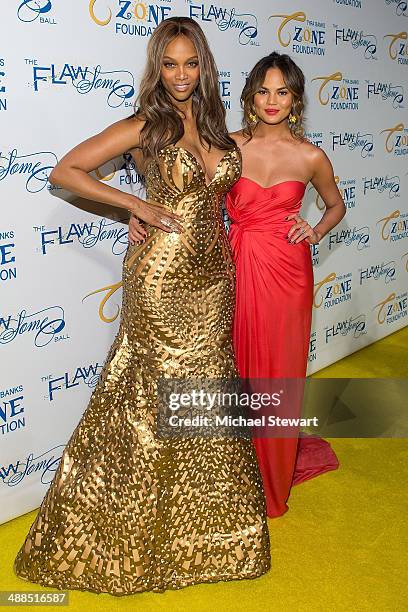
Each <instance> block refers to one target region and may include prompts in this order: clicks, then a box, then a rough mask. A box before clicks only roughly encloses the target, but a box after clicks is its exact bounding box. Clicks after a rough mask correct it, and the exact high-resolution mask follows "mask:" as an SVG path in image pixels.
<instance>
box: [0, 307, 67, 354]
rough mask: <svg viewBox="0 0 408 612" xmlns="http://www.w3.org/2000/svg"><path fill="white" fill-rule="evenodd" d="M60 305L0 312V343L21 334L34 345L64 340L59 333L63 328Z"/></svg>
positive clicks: (41, 345) (7, 341)
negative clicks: (31, 309)
mask: <svg viewBox="0 0 408 612" xmlns="http://www.w3.org/2000/svg"><path fill="white" fill-rule="evenodd" d="M64 317H65V314H64V309H63V308H62V306H48V307H47V308H43V309H42V310H38V311H36V312H32V313H30V312H27V310H25V309H23V310H20V311H18V312H16V313H12V314H9V313H5V314H4V313H0V345H2V344H9V343H10V342H13V341H14V340H16V339H18V338H21V336H29V337H31V338H32V340H33V342H34V346H36V347H43V346H47V344H49V343H50V342H52V341H54V342H58V341H60V340H66V339H67V338H68V336H66V335H65V336H64V335H62V334H61V332H62V330H63V329H64V328H65V318H64Z"/></svg>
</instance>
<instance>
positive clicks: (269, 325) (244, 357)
mask: <svg viewBox="0 0 408 612" xmlns="http://www.w3.org/2000/svg"><path fill="white" fill-rule="evenodd" d="M304 192H305V185H304V183H302V182H300V181H284V182H281V183H278V184H277V185H273V186H271V187H266V188H264V187H261V186H260V185H258V183H256V182H254V181H252V180H251V179H248V178H245V177H241V178H240V179H239V180H238V181H237V182H236V183H235V184H234V186H233V187H232V189H231V190H230V191H229V193H228V195H227V200H226V207H227V212H228V215H229V217H230V220H231V227H230V231H229V238H230V241H231V246H232V250H233V253H234V260H235V265H236V275H237V279H236V310H235V319H234V347H235V353H236V357H237V363H238V369H239V373H240V376H241V377H242V378H303V377H305V376H306V366H307V355H308V349H309V340H310V326H311V318H312V300H313V268H312V260H311V254H310V246H309V244H308V243H307V242H306V241H305V240H303V241H301V242H300V243H298V244H290V243H289V242H288V241H287V233H288V230H289V228H290V227H291V226H292V224H293V223H294V222H293V220H289V221H286V220H285V217H287V216H288V215H289V214H292V213H298V212H299V210H300V207H301V203H302V198H303V196H304ZM253 441H254V445H255V448H256V452H257V456H258V461H259V467H260V471H261V475H262V479H263V484H264V490H265V496H266V504H267V514H268V516H269V517H276V516H280V515H281V514H284V513H285V512H286V511H287V509H288V506H287V504H286V502H287V499H288V497H289V493H290V488H291V486H292V485H293V484H298V483H299V482H303V481H304V480H308V479H310V478H313V477H314V476H317V475H319V474H322V473H324V472H327V471H329V470H334V469H336V468H337V467H338V461H337V457H336V455H335V454H334V452H333V450H332V449H331V447H330V445H329V444H328V443H327V442H326V441H325V440H322V439H321V438H319V437H317V436H306V437H303V436H302V437H300V438H299V440H298V439H297V438H279V439H277V438H269V439H268V438H254V439H253Z"/></svg>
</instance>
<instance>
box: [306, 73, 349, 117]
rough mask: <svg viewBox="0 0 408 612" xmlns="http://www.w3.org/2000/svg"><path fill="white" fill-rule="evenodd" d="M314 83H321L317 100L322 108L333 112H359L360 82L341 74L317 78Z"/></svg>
mask: <svg viewBox="0 0 408 612" xmlns="http://www.w3.org/2000/svg"><path fill="white" fill-rule="evenodd" d="M313 81H320V82H321V83H320V87H319V89H318V92H317V99H318V100H319V102H320V104H321V105H322V106H328V104H329V102H330V106H329V108H330V109H331V110H340V111H341V110H358V101H359V89H360V81H359V80H358V79H348V78H345V77H343V74H342V73H341V72H333V73H332V74H329V75H327V76H317V77H314V78H313V79H312V82H313Z"/></svg>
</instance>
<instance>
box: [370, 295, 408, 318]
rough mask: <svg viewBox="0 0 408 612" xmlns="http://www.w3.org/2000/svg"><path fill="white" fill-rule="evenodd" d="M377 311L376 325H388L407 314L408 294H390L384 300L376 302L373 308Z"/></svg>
mask: <svg viewBox="0 0 408 612" xmlns="http://www.w3.org/2000/svg"><path fill="white" fill-rule="evenodd" d="M373 310H377V323H379V324H380V325H383V324H384V323H386V324H387V325H390V324H391V323H395V322H396V321H399V320H400V319H403V318H404V317H406V316H407V314H408V292H406V291H405V293H401V294H399V295H397V294H396V293H395V292H393V293H390V294H389V295H388V296H387V297H386V298H385V299H384V300H382V301H381V302H378V304H376V305H375V306H374V308H373Z"/></svg>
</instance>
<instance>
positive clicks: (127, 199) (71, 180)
mask: <svg viewBox="0 0 408 612" xmlns="http://www.w3.org/2000/svg"><path fill="white" fill-rule="evenodd" d="M49 182H50V183H51V184H53V185H57V186H58V187H62V188H63V189H67V190H68V191H71V192H72V193H74V194H76V195H78V196H80V197H82V198H86V199H87V200H93V201H94V202H101V203H103V204H110V205H111V206H116V207H117V208H124V209H126V210H128V211H130V212H134V211H135V210H136V206H137V205H138V204H139V203H140V202H141V200H140V198H138V197H136V196H134V195H132V194H129V193H126V192H124V191H121V190H120V189H116V187H111V186H110V185H107V184H106V183H101V182H100V181H98V180H97V179H95V178H93V177H92V176H90V175H89V174H88V173H87V172H85V171H84V170H80V169H79V168H58V166H56V168H55V169H54V170H53V171H52V172H51V174H50V177H49Z"/></svg>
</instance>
